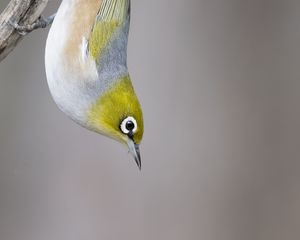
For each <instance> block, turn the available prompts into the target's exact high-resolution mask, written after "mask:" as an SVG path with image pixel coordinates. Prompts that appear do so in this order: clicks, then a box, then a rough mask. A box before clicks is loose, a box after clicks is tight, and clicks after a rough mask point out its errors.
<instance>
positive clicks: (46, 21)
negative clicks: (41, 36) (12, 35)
mask: <svg viewBox="0 0 300 240" xmlns="http://www.w3.org/2000/svg"><path fill="white" fill-rule="evenodd" d="M55 15H56V14H53V15H52V16H50V17H48V18H44V17H43V16H40V17H39V18H38V19H37V20H36V21H35V22H34V23H32V24H28V25H22V26H21V25H19V24H18V23H16V22H12V21H11V20H9V24H10V25H11V26H13V27H14V29H15V30H16V31H17V32H18V33H19V34H20V35H22V36H25V35H27V34H28V33H30V32H32V31H33V30H35V29H38V28H46V27H47V26H49V25H51V24H52V23H53V20H54V18H55Z"/></svg>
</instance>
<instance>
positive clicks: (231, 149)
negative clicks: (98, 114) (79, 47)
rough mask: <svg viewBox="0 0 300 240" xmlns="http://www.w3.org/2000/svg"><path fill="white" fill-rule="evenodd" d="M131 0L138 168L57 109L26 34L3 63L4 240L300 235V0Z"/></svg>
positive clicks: (0, 216) (40, 45)
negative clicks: (140, 125)
mask: <svg viewBox="0 0 300 240" xmlns="http://www.w3.org/2000/svg"><path fill="white" fill-rule="evenodd" d="M7 2H8V1H7V0H6V1H4V0H1V4H0V6H1V8H3V6H4V5H5V4H6V3H7ZM58 3H59V1H50V3H49V7H48V8H47V14H50V13H53V12H54V11H55V9H56V8H57V6H58ZM132 8H133V9H132V25H131V35H130V44H129V56H128V61H129V67H130V71H131V75H132V78H133V82H134V85H135V88H136V91H137V93H138V95H139V98H140V100H141V103H142V106H143V110H144V117H145V136H144V141H143V144H142V157H143V170H142V172H139V171H138V169H137V167H136V166H135V164H134V161H133V160H132V159H131V157H130V155H129V154H128V153H127V150H126V149H125V148H124V147H122V146H121V145H119V144H118V143H116V142H114V141H112V140H110V139H107V138H105V137H102V136H100V135H97V134H94V133H91V132H89V131H87V130H85V129H83V128H81V127H79V126H77V125H76V124H75V123H73V122H71V121H70V120H69V119H67V118H66V117H65V116H64V115H63V113H61V112H60V111H59V110H58V108H57V107H56V106H55V104H54V103H53V101H52V99H51V96H50V94H49V91H48V88H47V84H46V77H45V70H44V46H45V40H46V36H47V30H39V31H36V32H34V33H32V34H30V35H29V36H28V37H26V38H25V39H24V41H22V42H21V43H20V45H19V46H18V47H17V48H16V49H15V51H14V52H13V53H12V54H11V55H10V56H9V57H8V58H7V59H5V61H3V62H2V63H1V64H0V239H1V240H21V239H22V240H41V239H43V240H50V239H51V240H52V239H56V240H86V239H89V240H94V239H112V240H115V239H123V240H127V239H128V240H135V239H143V240H144V239H145V240H150V239H151V240H152V239H164V240H165V239H168V240H183V239H188V240H198V239H205V240H217V239H222V240H241V239H243V240H254V239H255V240H282V239H285V240H294V239H295V240H296V239H297V240H298V239H299V238H300V168H299V167H300V163H299V159H300V154H299V149H300V144H299V143H300V141H299V140H300V139H299V136H300V131H299V121H300V110H299V101H300V93H299V92H300V91H299V90H300V81H299V77H300V50H299V49H300V48H299V43H300V29H299V28H300V27H299V26H300V2H299V1H296V0H295V1H293V0H281V1H275V0H252V1H246V0H244V1H243V0H185V1H180V0H164V1H161V0H156V1H146V0H139V1H137V0H133V1H132ZM53 50H54V51H55V49H53Z"/></svg>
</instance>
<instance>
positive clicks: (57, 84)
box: [45, 0, 98, 127]
mask: <svg viewBox="0 0 300 240" xmlns="http://www.w3.org/2000/svg"><path fill="white" fill-rule="evenodd" d="M72 8H78V6H76V3H71V2H70V1H68V0H64V1H63V2H62V4H61V6H60V8H59V10H58V13H57V15H56V17H55V20H54V22H53V25H52V27H51V29H50V31H49V35H48V38H47V43H46V51H45V66H46V75H47V81H48V86H49V89H50V92H51V94H52V97H53V99H54V101H55V102H56V104H57V105H58V107H59V108H60V109H61V110H62V111H63V112H64V113H65V114H67V115H68V116H69V117H70V118H72V119H73V120H74V121H76V122H77V123H79V124H81V125H83V126H85V127H86V122H87V120H86V111H87V109H88V108H89V107H90V106H91V104H92V102H94V101H95V99H96V98H97V97H98V93H97V91H96V88H95V87H94V86H95V85H96V84H97V79H98V73H97V68H96V63H95V61H94V60H93V59H91V58H90V57H89V56H88V55H86V54H85V49H86V47H87V46H86V45H87V44H86V41H87V40H86V39H87V37H88V34H89V32H90V30H91V27H92V21H91V20H87V19H85V20H82V21H83V22H84V21H87V22H86V23H85V24H83V22H82V21H81V25H80V28H79V29H78V30H77V31H76V33H75V35H76V36H75V35H74V37H73V36H72V35H73V34H74V32H72V24H74V16H73V15H72V14H74V9H72ZM81 14H82V15H84V13H81ZM89 14H91V13H89ZM94 14H95V15H96V14H97V12H96V11H95V13H94ZM94 17H95V16H92V17H90V19H94ZM76 19H77V18H76ZM79 20H80V19H79ZM82 24H83V25H82ZM76 39H77V40H76Z"/></svg>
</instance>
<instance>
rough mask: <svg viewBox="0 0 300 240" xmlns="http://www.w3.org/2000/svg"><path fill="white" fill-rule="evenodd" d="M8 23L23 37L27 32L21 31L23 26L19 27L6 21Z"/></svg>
mask: <svg viewBox="0 0 300 240" xmlns="http://www.w3.org/2000/svg"><path fill="white" fill-rule="evenodd" d="M8 23H9V24H10V25H11V26H12V27H13V28H14V29H15V30H16V31H17V32H18V33H19V34H20V35H22V36H25V35H26V34H27V33H28V32H26V31H24V30H22V28H23V26H20V25H19V24H18V23H16V22H12V21H11V20H9V21H8Z"/></svg>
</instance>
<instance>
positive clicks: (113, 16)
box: [89, 0, 130, 61]
mask: <svg viewBox="0 0 300 240" xmlns="http://www.w3.org/2000/svg"><path fill="white" fill-rule="evenodd" d="M129 17H130V0H103V1H102V3H101V6H100V10H99V13H98V14H97V17H96V20H95V24H94V27H93V29H92V31H91V35H90V38H89V52H90V55H91V56H92V58H93V59H95V60H96V61H97V60H99V59H100V57H101V54H102V53H103V50H104V49H105V47H106V46H107V45H108V43H109V42H110V40H111V39H112V36H113V34H114V32H115V31H116V30H117V28H118V27H119V26H121V25H122V24H123V23H124V22H126V21H127V19H128V18H129Z"/></svg>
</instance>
